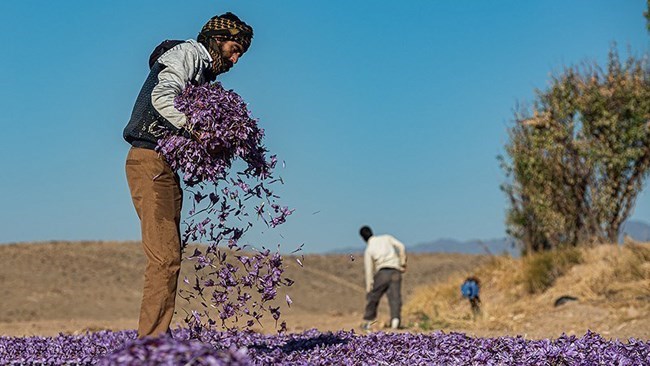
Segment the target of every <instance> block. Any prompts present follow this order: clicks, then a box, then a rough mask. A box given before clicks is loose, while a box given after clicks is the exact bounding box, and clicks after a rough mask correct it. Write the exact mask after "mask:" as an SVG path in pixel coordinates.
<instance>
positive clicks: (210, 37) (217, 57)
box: [196, 12, 253, 75]
mask: <svg viewBox="0 0 650 366" xmlns="http://www.w3.org/2000/svg"><path fill="white" fill-rule="evenodd" d="M196 39H197V41H199V42H200V43H201V44H203V45H204V46H205V48H206V49H207V50H208V52H209V53H210V57H212V61H213V62H212V71H213V72H214V73H215V74H216V75H218V74H221V73H224V72H226V71H228V70H229V69H230V68H231V67H232V63H229V61H227V60H223V57H222V55H221V48H220V47H219V42H224V41H235V42H237V43H239V44H240V45H241V46H242V47H243V50H242V55H243V54H244V53H245V52H246V51H247V50H248V48H249V47H250V45H251V41H252V40H253V28H252V27H251V26H249V25H248V24H246V23H244V22H243V21H242V20H241V19H239V18H238V17H237V16H236V15H235V14H233V13H230V12H228V13H225V14H221V15H217V16H214V17H212V18H211V19H210V20H208V22H207V23H205V25H204V26H203V28H202V29H201V32H200V33H199V35H198V37H197V38H196Z"/></svg>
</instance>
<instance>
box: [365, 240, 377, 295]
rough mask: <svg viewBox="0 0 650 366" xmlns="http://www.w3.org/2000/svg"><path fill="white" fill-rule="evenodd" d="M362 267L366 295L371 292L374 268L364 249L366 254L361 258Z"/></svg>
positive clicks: (373, 263)
mask: <svg viewBox="0 0 650 366" xmlns="http://www.w3.org/2000/svg"><path fill="white" fill-rule="evenodd" d="M363 265H364V268H365V271H366V293H368V292H370V290H372V285H373V282H374V273H373V272H374V269H375V268H374V266H375V262H374V261H373V260H372V256H371V255H370V252H369V250H368V249H367V248H366V252H365V254H364V256H363Z"/></svg>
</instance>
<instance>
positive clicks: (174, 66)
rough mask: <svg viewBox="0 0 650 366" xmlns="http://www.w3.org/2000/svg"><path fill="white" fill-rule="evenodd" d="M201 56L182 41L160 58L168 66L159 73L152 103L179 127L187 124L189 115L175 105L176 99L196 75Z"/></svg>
mask: <svg viewBox="0 0 650 366" xmlns="http://www.w3.org/2000/svg"><path fill="white" fill-rule="evenodd" d="M199 57H200V56H199V55H198V53H197V52H196V49H195V48H194V46H192V45H191V44H189V43H182V44H180V45H178V46H176V47H174V48H172V49H171V50H169V51H167V52H166V53H165V54H164V55H163V56H161V57H160V58H159V59H158V62H160V63H162V64H163V65H165V66H166V67H165V68H164V69H163V70H162V71H160V73H159V74H158V84H157V85H156V86H155V87H154V88H153V91H152V92H151V103H152V104H153V106H154V108H156V110H157V111H158V113H160V115H161V116H163V117H164V118H165V119H167V120H168V121H169V122H170V123H171V124H172V125H174V126H175V127H177V128H182V127H183V126H185V123H186V122H187V117H185V115H184V114H183V113H181V112H179V111H178V110H177V109H176V108H175V107H174V99H175V98H176V96H178V95H179V94H180V93H181V92H182V91H183V89H184V88H185V86H186V85H187V83H189V82H190V81H192V80H194V78H195V77H196V74H197V72H198V67H199V62H200V61H199Z"/></svg>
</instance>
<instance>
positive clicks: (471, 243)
mask: <svg viewBox="0 0 650 366" xmlns="http://www.w3.org/2000/svg"><path fill="white" fill-rule="evenodd" d="M626 235H627V236H629V237H630V238H632V239H634V240H636V241H641V242H650V224H648V223H646V222H643V221H634V220H631V221H628V222H626V223H625V224H623V229H622V230H621V235H620V237H619V242H622V241H623V237H624V236H626ZM406 249H407V251H409V252H411V253H467V254H488V253H490V254H503V253H508V254H510V255H512V256H514V257H517V256H519V249H517V248H516V247H515V245H514V242H513V241H512V239H509V238H497V239H490V240H478V239H475V240H467V241H459V240H455V239H448V238H447V239H437V240H434V241H431V242H425V243H420V244H416V245H409V246H407V248H406ZM362 251H363V247H353V248H341V249H335V250H332V251H330V252H329V253H359V252H362Z"/></svg>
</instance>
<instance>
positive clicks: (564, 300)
mask: <svg viewBox="0 0 650 366" xmlns="http://www.w3.org/2000/svg"><path fill="white" fill-rule="evenodd" d="M569 301H578V298H577V297H573V296H568V295H565V296H560V297H558V298H557V300H555V303H554V304H553V306H555V307H558V306H560V305H564V304H566V303H567V302H569Z"/></svg>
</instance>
